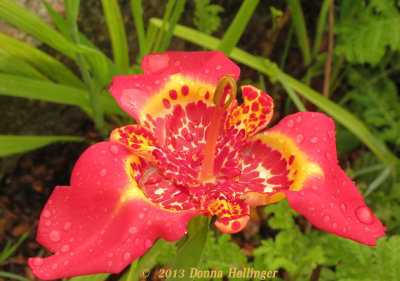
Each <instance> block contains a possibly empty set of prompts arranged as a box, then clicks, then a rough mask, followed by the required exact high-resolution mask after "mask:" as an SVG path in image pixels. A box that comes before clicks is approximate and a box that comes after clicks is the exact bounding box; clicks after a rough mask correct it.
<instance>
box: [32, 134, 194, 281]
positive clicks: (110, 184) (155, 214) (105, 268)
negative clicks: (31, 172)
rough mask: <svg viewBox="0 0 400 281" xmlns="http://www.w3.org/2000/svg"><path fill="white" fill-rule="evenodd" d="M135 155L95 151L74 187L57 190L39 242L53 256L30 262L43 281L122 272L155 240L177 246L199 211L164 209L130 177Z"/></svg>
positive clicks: (111, 148) (81, 164)
mask: <svg viewBox="0 0 400 281" xmlns="http://www.w3.org/2000/svg"><path fill="white" fill-rule="evenodd" d="M132 157H136V156H134V155H132V154H131V153H130V152H129V151H128V150H126V149H125V148H124V146H123V145H121V144H118V143H112V142H102V143H98V144H95V145H93V146H91V147H90V148H89V149H88V150H86V152H85V153H84V154H83V155H82V156H81V158H80V159H79V160H78V162H77V163H76V165H75V168H74V171H73V174H72V178H71V186H70V187H68V186H58V187H56V188H55V190H54V192H53V194H52V195H51V197H50V199H49V200H48V202H47V204H46V206H45V208H44V210H43V212H42V215H41V217H40V222H39V229H38V233H37V241H38V242H39V243H41V244H42V245H43V246H45V247H46V248H47V249H49V250H50V251H51V252H53V253H55V254H54V255H52V256H50V257H47V258H44V259H42V258H30V259H29V266H30V267H31V269H32V270H33V272H34V274H35V275H36V276H37V277H39V278H41V279H45V280H50V279H56V278H63V277H70V276H78V275H86V274H94V273H102V272H110V273H118V272H120V271H121V270H122V269H124V268H125V267H126V266H127V265H128V264H130V263H131V262H132V261H133V260H134V259H136V258H138V257H140V256H142V255H143V254H144V253H145V252H146V251H147V250H148V249H149V248H150V247H151V246H152V245H153V243H154V241H155V240H156V239H157V238H160V237H161V238H164V239H165V240H167V241H176V240H178V239H180V238H181V237H182V236H183V235H184V234H185V228H186V225H187V222H188V221H189V220H190V218H192V217H193V216H194V215H195V214H196V213H197V212H196V211H182V212H176V211H168V210H165V209H160V208H159V207H158V206H156V205H154V204H152V203H151V202H150V201H148V200H147V198H145V197H144V196H143V194H142V193H141V192H140V190H138V189H137V188H136V186H135V183H136V182H135V181H134V180H133V179H132V178H131V176H130V175H129V174H128V173H127V169H126V167H127V164H128V163H127V161H131V160H132Z"/></svg>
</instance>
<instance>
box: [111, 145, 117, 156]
mask: <svg viewBox="0 0 400 281" xmlns="http://www.w3.org/2000/svg"><path fill="white" fill-rule="evenodd" d="M110 151H111V153H113V154H118V152H119V148H118V146H116V145H115V144H112V145H110Z"/></svg>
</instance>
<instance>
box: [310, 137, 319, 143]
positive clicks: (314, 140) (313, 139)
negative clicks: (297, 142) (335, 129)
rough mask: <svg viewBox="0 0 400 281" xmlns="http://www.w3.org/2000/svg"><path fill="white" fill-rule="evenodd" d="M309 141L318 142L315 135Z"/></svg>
mask: <svg viewBox="0 0 400 281" xmlns="http://www.w3.org/2000/svg"><path fill="white" fill-rule="evenodd" d="M310 142H311V143H317V142H318V138H317V137H313V138H312V139H310Z"/></svg>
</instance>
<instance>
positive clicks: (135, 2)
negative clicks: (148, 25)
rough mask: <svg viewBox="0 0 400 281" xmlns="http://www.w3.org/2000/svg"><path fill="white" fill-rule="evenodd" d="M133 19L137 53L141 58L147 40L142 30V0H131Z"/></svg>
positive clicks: (144, 53) (145, 48)
mask: <svg viewBox="0 0 400 281" xmlns="http://www.w3.org/2000/svg"><path fill="white" fill-rule="evenodd" d="M131 6H132V14H133V20H134V22H135V27H136V34H137V36H138V41H139V54H140V57H141V58H143V57H144V56H145V55H146V50H147V41H146V36H145V32H144V24H143V10H142V0H131Z"/></svg>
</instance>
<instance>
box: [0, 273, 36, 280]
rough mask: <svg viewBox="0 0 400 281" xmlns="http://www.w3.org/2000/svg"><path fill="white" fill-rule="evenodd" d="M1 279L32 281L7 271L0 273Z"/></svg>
mask: <svg viewBox="0 0 400 281" xmlns="http://www.w3.org/2000/svg"><path fill="white" fill-rule="evenodd" d="M0 277H5V278H10V279H11V280H21V281H30V280H29V279H28V278H25V277H22V276H19V275H17V274H14V273H9V272H5V271H0Z"/></svg>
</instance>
